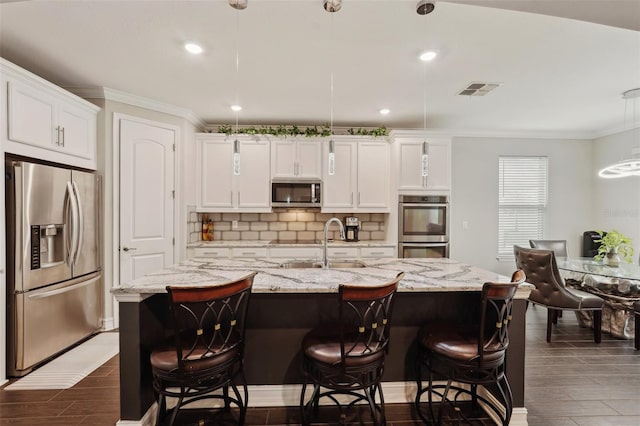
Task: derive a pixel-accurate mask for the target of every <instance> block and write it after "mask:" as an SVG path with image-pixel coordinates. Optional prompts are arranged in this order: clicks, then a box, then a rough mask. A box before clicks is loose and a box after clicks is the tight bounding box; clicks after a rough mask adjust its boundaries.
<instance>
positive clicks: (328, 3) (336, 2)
mask: <svg viewBox="0 0 640 426" xmlns="http://www.w3.org/2000/svg"><path fill="white" fill-rule="evenodd" d="M323 6H324V10H326V11H327V12H337V11H339V10H340V8H341V7H342V0H324V4H323Z"/></svg>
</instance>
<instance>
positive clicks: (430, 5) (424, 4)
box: [416, 0, 438, 179]
mask: <svg viewBox="0 0 640 426" xmlns="http://www.w3.org/2000/svg"><path fill="white" fill-rule="evenodd" d="M434 7H435V4H434V2H433V1H426V0H420V1H419V2H418V5H417V6H416V13H417V14H418V15H421V16H425V18H424V19H425V27H426V22H427V18H426V15H428V14H429V13H431V12H433V9H434ZM437 55H438V52H436V51H435V50H427V51H425V52H423V53H422V54H420V56H419V59H420V60H421V61H422V62H424V65H423V66H424V68H423V72H422V127H423V131H424V140H423V141H422V157H421V161H420V164H421V167H420V169H421V170H420V174H421V175H422V177H423V178H425V179H426V178H427V176H429V143H428V142H427V62H429V61H432V60H433V59H435V57H436V56H437Z"/></svg>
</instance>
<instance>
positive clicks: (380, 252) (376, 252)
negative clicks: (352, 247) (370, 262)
mask: <svg viewBox="0 0 640 426" xmlns="http://www.w3.org/2000/svg"><path fill="white" fill-rule="evenodd" d="M371 254H384V252H383V251H372V252H371Z"/></svg>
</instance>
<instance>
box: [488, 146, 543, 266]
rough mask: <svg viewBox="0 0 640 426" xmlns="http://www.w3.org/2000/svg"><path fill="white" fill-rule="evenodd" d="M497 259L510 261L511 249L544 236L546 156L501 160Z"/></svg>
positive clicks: (501, 158)
mask: <svg viewBox="0 0 640 426" xmlns="http://www.w3.org/2000/svg"><path fill="white" fill-rule="evenodd" d="M498 167H499V169H498V260H513V246H514V245H519V246H523V247H529V240H537V239H542V238H543V237H544V235H543V234H544V232H543V231H544V218H545V211H546V207H547V170H548V159H547V157H500V158H499V165H498Z"/></svg>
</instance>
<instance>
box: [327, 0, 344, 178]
mask: <svg viewBox="0 0 640 426" xmlns="http://www.w3.org/2000/svg"><path fill="white" fill-rule="evenodd" d="M323 6H324V10H326V11H327V12H329V13H331V14H332V15H331V40H330V43H329V46H330V49H333V12H337V11H339V10H340V8H341V7H342V0H324V4H323ZM332 51H333V50H331V52H332ZM330 62H331V79H330V113H329V137H330V138H331V139H329V158H328V159H327V173H328V174H329V176H333V175H335V174H336V152H335V142H334V141H333V58H331V60H330Z"/></svg>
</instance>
